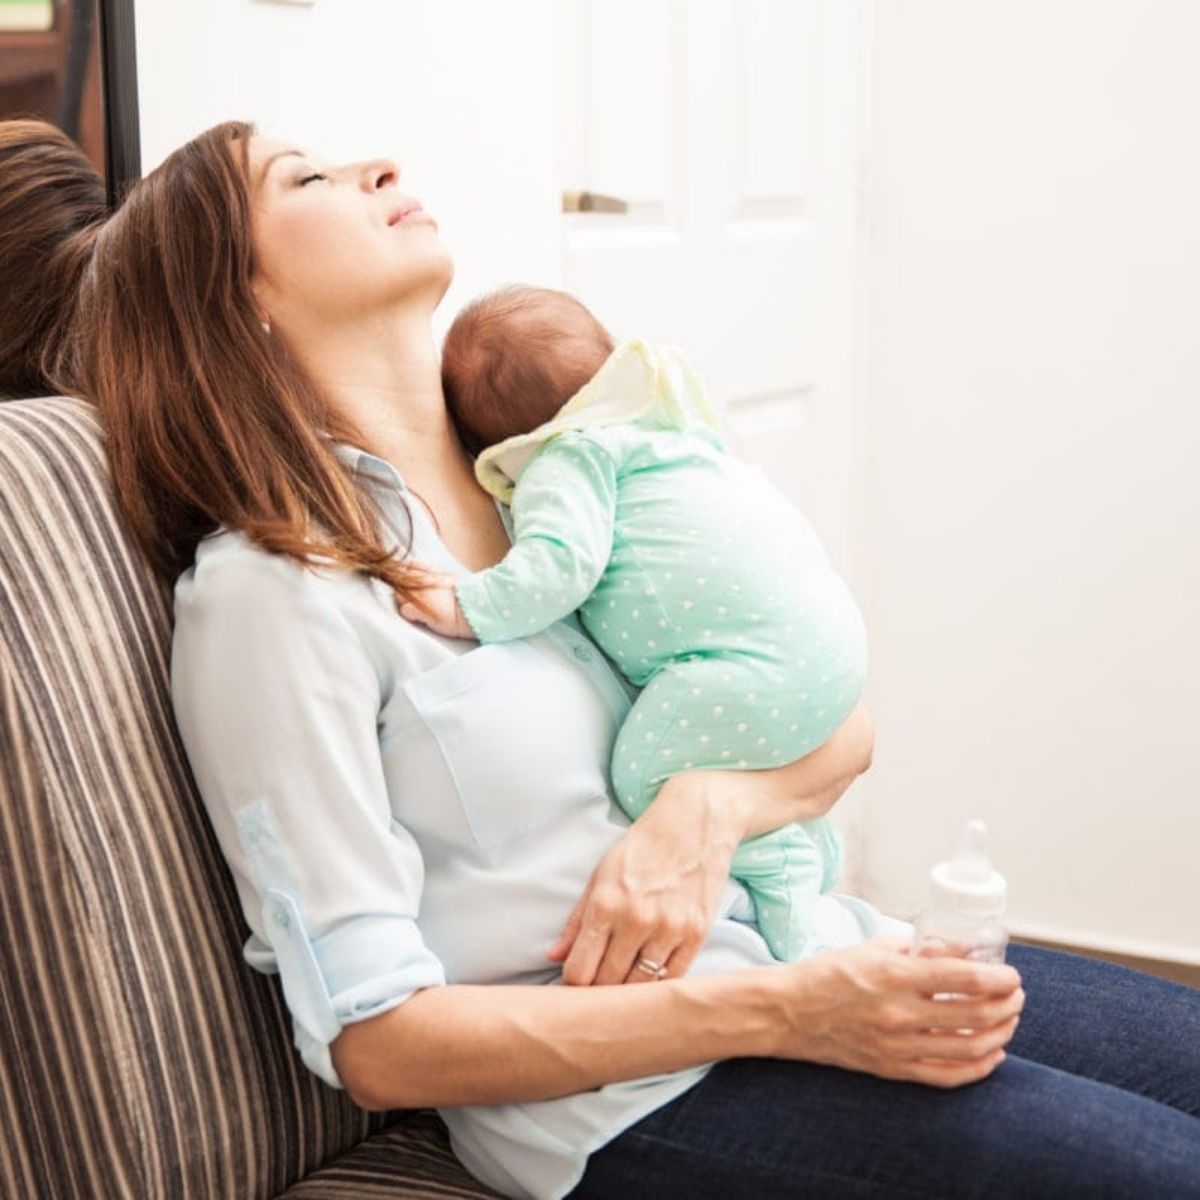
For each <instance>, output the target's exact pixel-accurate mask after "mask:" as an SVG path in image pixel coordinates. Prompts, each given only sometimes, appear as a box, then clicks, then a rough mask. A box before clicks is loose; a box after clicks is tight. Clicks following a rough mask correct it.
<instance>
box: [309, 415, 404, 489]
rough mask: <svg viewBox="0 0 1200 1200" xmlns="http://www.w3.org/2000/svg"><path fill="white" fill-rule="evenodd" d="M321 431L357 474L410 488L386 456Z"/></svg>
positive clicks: (337, 455) (400, 487)
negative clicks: (382, 456)
mask: <svg viewBox="0 0 1200 1200" xmlns="http://www.w3.org/2000/svg"><path fill="white" fill-rule="evenodd" d="M319 432H320V434H321V436H322V437H323V438H324V439H325V440H326V441H327V442H328V443H329V448H330V449H331V450H332V451H333V453H334V455H335V456H336V457H337V458H339V459H340V460H341V461H342V462H343V463H345V464H346V466H348V467H349V468H350V470H351V471H353V472H354V474H355V475H360V476H362V477H364V478H366V479H371V480H374V481H375V482H376V483H390V484H392V485H393V486H394V487H396V488H397V489H398V490H399V491H401V492H404V491H407V490H408V487H407V485H406V484H405V482H404V476H403V475H401V474H400V472H399V471H398V470H397V469H396V466H395V464H393V463H390V462H388V460H387V459H386V458H380V457H379V455H377V454H372V453H371V452H370V451H369V450H364V449H363V448H362V447H361V446H354V445H352V444H351V443H350V442H340V441H338V440H337V439H336V438H335V437H333V435H332V434H329V433H326V432H325V430H323V429H322V430H320V431H319Z"/></svg>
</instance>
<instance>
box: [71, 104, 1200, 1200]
mask: <svg viewBox="0 0 1200 1200" xmlns="http://www.w3.org/2000/svg"><path fill="white" fill-rule="evenodd" d="M397 176H398V171H397V168H396V167H395V166H394V165H393V164H391V163H389V162H386V161H378V162H369V163H358V164H353V165H350V166H338V167H334V166H331V165H328V164H324V163H321V162H320V161H318V160H316V159H314V158H313V156H312V155H310V154H306V153H304V152H303V151H301V150H300V149H298V148H296V147H294V146H291V145H288V144H286V143H279V142H273V141H270V140H268V139H266V138H263V137H260V136H259V135H257V134H256V133H255V132H254V131H253V129H252V128H251V127H250V126H247V125H244V124H236V123H234V124H227V125H223V126H218V127H216V128H215V129H212V130H210V131H208V132H207V133H205V134H203V135H201V136H200V137H198V138H197V139H195V140H194V141H192V142H190V143H188V144H187V145H186V146H184V147H183V148H182V149H181V150H179V151H177V152H176V153H175V154H174V155H173V156H172V157H171V158H170V159H168V160H167V161H166V162H164V163H163V165H162V166H160V167H159V168H158V169H157V170H156V171H155V172H154V173H153V174H152V175H151V176H150V177H148V178H147V179H146V180H144V181H142V182H141V183H140V184H139V185H138V186H137V187H135V188H134V189H133V190H132V191H131V193H130V195H129V196H128V198H127V200H126V201H125V203H124V205H123V206H122V209H121V210H120V212H119V213H118V214H117V215H116V216H115V217H114V218H113V219H112V221H111V222H110V223H109V224H108V225H107V226H106V228H105V230H104V231H103V233H102V234H101V236H100V237H99V239H98V241H97V246H96V253H95V262H94V270H93V271H92V272H91V273H90V274H89V277H88V285H87V288H86V291H85V296H84V300H83V304H82V313H81V320H82V325H81V334H82V360H81V365H82V369H83V370H84V373H85V376H86V381H87V387H88V390H89V393H90V394H91V395H92V396H94V397H95V398H96V399H97V400H98V401H99V403H100V405H101V407H102V412H103V414H104V419H105V422H106V425H107V429H108V437H109V449H110V456H111V460H112V467H113V471H114V477H115V481H116V486H117V489H118V493H119V496H120V499H121V502H122V504H123V507H124V509H125V512H126V513H127V515H128V518H129V521H130V524H131V527H132V529H133V531H134V533H135V534H136V536H137V537H138V538H139V540H140V543H141V545H142V546H143V548H144V550H145V552H146V554H147V556H148V557H149V558H150V560H151V561H152V562H154V563H155V564H156V565H157V567H158V568H159V570H160V571H161V572H162V574H163V576H164V578H166V579H168V580H176V579H177V582H176V584H175V605H176V631H175V641H174V646H173V655H172V687H173V699H174V704H175V711H176V714H177V717H178V721H179V727H180V731H181V734H182V737H183V739H184V743H185V747H186V749H187V752H188V756H189V759H190V761H191V763H192V767H193V770H194V773H195V776H196V780H197V783H198V785H199V789H200V792H201V795H202V796H203V798H204V802H205V804H206V807H207V808H208V811H209V813H210V815H211V819H212V822H213V827H214V829H215V831H216V834H217V836H218V838H219V840H220V844H221V846H222V849H223V851H224V853H225V855H226V857H227V859H228V861H229V863H230V866H231V869H232V872H233V875H234V878H235V880H236V883H237V886H238V889H239V894H240V898H241V901H242V905H243V911H244V914H245V916H246V920H247V922H248V924H249V925H250V928H251V930H252V936H251V938H250V939H249V941H248V942H247V944H246V947H245V954H246V957H247V959H248V960H249V961H250V963H251V964H252V965H254V966H256V967H257V968H259V969H261V970H266V971H273V970H278V971H279V973H280V975H281V982H282V987H283V992H284V997H285V999H286V1001H287V1004H288V1007H289V1009H290V1012H291V1014H292V1018H293V1028H294V1033H295V1040H296V1045H297V1047H298V1049H299V1050H300V1053H301V1055H302V1057H303V1060H304V1061H305V1063H306V1064H307V1065H308V1066H309V1067H310V1068H311V1069H312V1070H314V1071H315V1072H316V1073H317V1074H319V1075H320V1076H321V1077H322V1078H323V1079H325V1080H326V1081H327V1082H328V1083H329V1084H331V1086H334V1087H345V1088H346V1089H347V1090H348V1091H349V1092H350V1094H351V1095H352V1096H353V1098H354V1099H355V1100H356V1101H357V1102H358V1103H359V1104H361V1105H363V1106H364V1107H366V1108H370V1109H375V1110H381V1109H388V1108H393V1107H415V1106H427V1105H429V1106H437V1107H439V1108H440V1110H441V1111H442V1115H443V1117H444V1118H445V1120H446V1122H447V1124H448V1126H449V1128H450V1131H451V1137H452V1141H453V1145H454V1148H455V1150H456V1152H457V1153H458V1155H459V1157H460V1158H461V1159H462V1160H463V1161H464V1162H465V1164H466V1165H467V1166H468V1168H469V1169H470V1170H472V1171H473V1172H474V1173H475V1174H476V1175H477V1176H479V1177H480V1178H481V1179H483V1180H484V1181H485V1182H487V1183H490V1184H491V1185H493V1186H494V1187H496V1188H497V1189H498V1190H500V1191H501V1192H502V1193H505V1194H507V1195H512V1196H537V1197H560V1196H565V1195H568V1194H570V1195H572V1196H611V1195H618V1194H635V1195H640V1194H651V1193H652V1192H653V1193H655V1194H661V1195H667V1196H676V1195H678V1196H688V1197H703V1196H714V1197H716V1196H720V1197H738V1196H743V1195H745V1196H748V1195H751V1194H753V1195H756V1196H757V1195H758V1194H760V1192H764V1191H765V1192H766V1193H767V1194H771V1195H776V1196H790V1195H797V1196H798V1195H802V1194H803V1195H809V1194H813V1193H814V1191H818V1192H819V1194H821V1195H846V1196H850V1195H854V1196H862V1195H866V1194H868V1193H870V1194H871V1195H877V1196H912V1195H914V1194H920V1195H927V1194H937V1195H940V1196H951V1195H952V1196H960V1195H961V1196H965V1195H976V1194H983V1193H984V1192H986V1194H988V1195H989V1196H1022V1197H1024V1196H1030V1195H1039V1194H1040V1195H1049V1194H1053V1195H1062V1196H1066V1195H1081V1194H1085V1193H1086V1194H1095V1193H1096V1191H1097V1190H1098V1189H1099V1188H1100V1187H1102V1186H1103V1187H1104V1188H1107V1189H1108V1190H1107V1191H1106V1192H1105V1194H1106V1195H1120V1196H1143V1195H1146V1194H1163V1195H1167V1194H1169V1195H1173V1196H1200V1036H1198V1035H1200V997H1197V995H1196V994H1195V993H1194V992H1192V991H1191V990H1190V989H1187V988H1184V987H1181V986H1178V985H1174V984H1171V983H1168V982H1166V981H1163V980H1158V979H1155V978H1153V977H1151V976H1148V975H1143V974H1140V973H1136V972H1131V971H1127V970H1125V969H1123V968H1119V967H1115V966H1111V965H1108V964H1103V963H1097V962H1092V961H1091V960H1087V959H1083V958H1081V957H1079V956H1075V955H1067V954H1056V953H1051V952H1049V951H1041V950H1035V949H1033V948H1031V947H1023V946H1014V947H1013V949H1012V955H1011V957H1012V960H1013V962H1014V963H1015V964H1016V965H1017V966H1019V968H1020V974H1018V971H1017V970H1015V969H1014V967H1013V966H1012V965H998V964H985V963H973V962H969V961H966V960H964V959H961V958H957V957H945V956H944V957H939V958H919V957H916V956H909V955H907V954H906V953H905V952H904V945H903V942H904V939H905V937H906V936H907V935H908V934H909V933H910V931H911V926H910V925H908V923H906V922H902V921H897V920H895V919H893V918H889V917H886V916H884V915H883V914H881V913H878V912H877V911H876V910H874V909H873V908H872V907H871V906H870V905H867V904H865V903H864V902H863V901H861V900H856V899H855V898H853V897H849V896H844V895H832V896H826V897H824V898H823V907H822V909H821V911H820V918H819V919H820V930H821V937H822V939H823V941H822V944H821V945H820V946H819V948H818V952H814V954H813V956H811V957H809V958H807V959H806V960H804V961H802V962H798V963H788V964H783V963H778V962H776V961H775V960H773V959H772V958H771V956H770V955H769V953H768V952H767V950H766V947H765V943H764V942H763V940H762V938H761V937H760V936H759V935H758V933H757V931H756V930H755V929H754V927H753V925H752V923H751V922H750V919H749V916H750V914H748V913H747V911H746V909H745V907H744V901H745V895H744V893H743V892H741V890H740V889H739V888H738V887H737V886H736V885H735V884H733V883H731V882H730V881H729V880H728V878H727V872H728V864H729V861H730V858H731V856H732V853H733V849H734V848H735V846H736V845H737V844H738V843H739V842H740V840H741V839H742V838H743V837H745V836H748V835H750V834H754V833H759V832H763V831H765V830H768V829H773V828H776V827H778V826H779V825H781V824H783V823H784V822H785V821H788V820H792V819H805V818H807V817H811V816H815V815H819V814H820V813H823V812H825V811H826V810H827V809H828V808H829V807H830V806H831V805H832V803H833V802H834V801H835V800H836V799H837V797H838V796H839V795H840V794H841V792H842V791H843V790H844V788H845V787H846V786H847V785H848V783H849V781H850V780H851V779H852V778H854V776H855V775H857V774H858V773H859V772H861V771H862V770H863V769H865V767H866V766H867V764H868V762H869V759H870V746H871V731H870V723H869V719H868V718H867V716H866V714H865V712H863V711H862V710H861V709H860V710H859V711H858V712H856V713H855V714H854V715H853V716H852V718H851V719H850V720H849V721H848V722H847V724H846V725H845V726H844V727H843V728H842V729H841V730H840V731H839V732H838V733H837V734H835V735H834V738H833V739H831V741H830V742H828V743H827V744H826V745H825V746H823V747H821V748H820V749H819V750H818V751H816V752H814V753H813V754H811V755H809V756H808V757H807V758H805V759H803V760H801V762H799V763H797V764H793V765H791V766H789V767H785V768H781V769H779V770H777V771H764V772H752V773H743V774H739V773H736V772H712V773H708V774H701V773H694V772H693V773H689V774H684V775H681V776H678V777H677V778H676V779H675V780H673V781H672V784H671V785H669V787H668V789H667V790H664V792H663V793H662V794H661V795H660V796H659V797H658V798H657V799H656V801H655V803H654V804H653V805H652V806H651V807H650V809H649V810H648V811H647V812H646V813H645V814H644V815H643V816H642V817H641V818H640V819H639V820H638V821H637V822H635V823H634V824H633V825H630V824H629V823H628V822H627V821H626V820H624V819H623V818H622V817H621V815H620V813H619V811H618V810H617V809H616V808H615V806H614V805H613V804H612V803H611V802H610V800H609V797H608V794H607V789H608V784H607V780H606V778H605V775H604V770H605V765H606V763H607V757H608V752H609V749H610V747H611V743H612V738H613V736H614V734H615V731H616V729H617V727H618V725H619V723H620V720H621V718H622V717H623V715H624V713H625V711H627V709H628V706H629V696H628V695H627V693H626V692H625V691H624V690H623V689H622V687H621V686H620V684H619V682H618V680H617V677H616V676H615V674H614V673H613V672H612V671H611V670H610V669H609V668H608V666H607V664H606V663H605V661H604V660H603V659H602V658H601V656H599V655H598V654H597V653H596V652H595V650H594V648H592V647H591V646H590V644H589V642H588V640H587V639H586V637H585V636H584V635H583V634H582V631H581V629H580V627H579V625H578V623H577V622H576V621H575V620H574V619H570V620H567V621H563V622H560V623H559V624H558V625H556V626H554V627H552V628H551V629H550V630H549V631H548V632H547V633H545V634H543V635H539V636H538V637H536V638H531V639H527V640H523V641H518V642H512V643H504V644H500V645H495V646H486V647H476V646H474V645H472V644H471V643H469V642H463V641H450V640H447V639H442V638H439V637H437V636H436V635H434V634H431V633H429V632H427V631H425V630H424V629H422V628H420V627H419V626H417V625H415V624H410V623H407V622H405V621H404V620H403V619H401V618H400V617H399V616H398V615H397V612H396V608H395V603H396V599H397V597H406V596H408V595H410V594H415V593H412V592H411V589H410V587H409V584H410V582H411V581H410V579H409V578H408V575H407V573H406V568H405V562H404V558H405V556H406V555H407V553H408V552H409V550H411V551H412V554H413V555H414V557H416V558H418V559H423V560H425V561H427V562H433V563H434V564H438V563H440V564H441V565H442V566H444V567H445V568H446V569H448V570H451V571H456V572H457V571H463V570H477V569H481V568H483V567H486V566H489V565H491V564H493V563H495V562H497V561H498V560H499V559H500V558H501V557H502V555H503V554H504V552H505V550H506V548H507V546H508V544H509V540H508V534H507V529H506V525H505V514H504V513H503V512H502V511H501V510H500V509H499V508H498V507H497V506H496V505H495V504H494V503H493V502H492V500H491V499H490V498H489V497H488V496H487V495H486V494H485V493H484V492H482V491H481V490H480V489H479V488H478V487H477V486H476V484H475V481H474V477H473V473H472V469H471V462H470V459H469V457H468V455H467V454H466V453H465V452H464V450H463V448H462V446H461V444H460V443H459V442H458V440H457V439H456V437H455V435H454V432H453V429H452V427H451V425H450V423H449V421H448V418H447V415H446V410H445V407H444V405H443V398H442V391H441V381H440V378H439V369H438V359H437V354H436V349H435V345H434V339H433V336H432V331H431V320H430V316H431V313H432V311H433V310H434V308H435V307H436V305H437V304H438V302H439V301H440V299H441V298H442V296H443V294H444V293H445V290H446V287H447V285H448V283H449V280H450V278H451V274H452V265H451V262H450V259H449V256H448V254H447V252H446V249H445V247H444V246H443V245H442V243H441V242H440V240H439V238H438V232H437V226H436V222H434V221H433V220H432V219H431V218H430V217H429V216H428V215H426V214H424V213H423V212H422V211H421V210H420V209H419V206H417V205H416V203H415V201H413V200H412V198H411V197H408V196H405V195H404V194H402V193H401V192H400V191H399V190H398V187H397V183H398V180H397ZM306 555H308V556H310V557H309V560H308V565H307V566H305V565H304V563H303V561H302V560H303V559H304V558H305V556H306ZM418 598H419V597H418ZM664 968H665V969H664ZM1022 981H1024V984H1025V988H1027V989H1028V990H1029V994H1030V997H1031V1003H1030V1005H1029V1012H1028V1013H1026V1016H1025V1022H1024V1024H1023V1025H1022V1027H1021V1029H1018V1028H1017V1025H1018V1016H1019V1014H1020V1012H1021V1010H1022V1004H1023V1002H1024V999H1025V995H1024V989H1023V988H1022V987H1021V986H1019V985H1020V984H1021V982H1022ZM641 983H652V984H653V985H654V986H651V987H642V986H631V987H626V986H616V985H621V984H641ZM548 984H549V985H557V984H565V985H566V986H546V985H548ZM935 992H957V993H962V994H963V997H964V998H962V999H958V1000H944V1001H933V1000H932V999H931V996H932V994H933V993H935ZM960 1030H970V1031H972V1032H970V1033H962V1032H958V1031H960ZM1010 1044H1011V1046H1012V1047H1013V1049H1014V1050H1016V1051H1017V1054H1015V1055H1013V1056H1011V1057H1010V1058H1009V1059H1008V1060H1007V1061H1006V1062H1004V1064H1003V1066H1002V1067H1000V1069H999V1070H997V1066H998V1064H1000V1062H1001V1060H1002V1058H1003V1057H1004V1051H1003V1047H1005V1046H1008V1045H1010ZM922 1085H924V1086H922ZM963 1085H975V1086H963ZM1089 1189H1091V1190H1090V1191H1089Z"/></svg>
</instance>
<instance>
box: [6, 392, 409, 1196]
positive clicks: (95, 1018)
mask: <svg viewBox="0 0 1200 1200" xmlns="http://www.w3.org/2000/svg"><path fill="white" fill-rule="evenodd" d="M170 631H171V594H170V589H169V588H166V587H164V586H163V585H162V584H160V583H159V582H157V581H156V580H155V579H154V577H153V575H152V574H151V573H150V571H149V569H148V567H147V566H146V565H145V564H144V562H143V561H142V560H141V558H140V556H139V555H138V553H137V551H136V549H135V548H134V546H133V544H132V542H131V540H130V538H129V537H128V536H127V534H126V532H125V530H124V527H123V523H122V521H121V519H120V518H119V516H118V514H117V510H116V507H115V502H114V498H113V495H112V490H111V484H110V480H109V476H108V472H107V468H106V465H105V461H104V452H103V439H102V436H101V430H100V426H99V423H98V421H97V419H96V416H95V412H94V410H93V409H92V407H91V406H90V405H88V404H86V403H84V402H83V401H80V400H75V399H68V398H63V397H49V398H44V399H36V400H19V401H11V402H9V403H5V404H0V1130H2V1131H3V1135H2V1136H3V1140H4V1151H3V1154H0V1195H2V1196H6V1197H8V1196H11V1197H26V1196H30V1197H32V1196H37V1197H50V1196H53V1197H55V1200H68V1198H74V1197H79V1198H81V1200H82V1198H85V1197H86V1200H94V1198H95V1197H98V1196H104V1197H124V1196H129V1197H171V1198H172V1200H174V1198H176V1197H179V1198H181V1200H183V1198H192V1197H194V1198H196V1200H212V1198H213V1197H235V1196H236V1197H245V1198H247V1200H248V1198H251V1197H271V1196H276V1195H278V1194H279V1193H280V1192H282V1191H284V1190H286V1188H287V1187H288V1186H289V1185H290V1184H291V1183H292V1182H294V1181H296V1180H298V1179H300V1178H302V1177H303V1176H305V1175H306V1174H308V1173H309V1171H311V1170H312V1169H314V1168H315V1167H316V1166H318V1165H319V1164H321V1163H323V1162H326V1161H328V1160H329V1159H331V1158H333V1157H334V1156H335V1155H337V1154H339V1153H340V1152H341V1151H342V1150H344V1149H346V1148H347V1147H350V1146H352V1145H355V1144H357V1143H358V1142H359V1141H361V1140H362V1139H363V1138H364V1137H366V1136H368V1135H370V1134H372V1133H374V1132H377V1131H378V1130H379V1129H381V1128H383V1127H384V1126H385V1125H387V1124H390V1123H393V1122H394V1121H395V1119H396V1116H395V1115H394V1114H386V1113H375V1114H369V1113H365V1112H363V1111H362V1110H360V1109H358V1108H356V1107H355V1106H354V1105H353V1104H352V1103H351V1102H350V1101H349V1099H348V1098H347V1097H346V1095H345V1094H344V1093H341V1092H337V1091H334V1090H333V1089H331V1088H328V1087H326V1086H325V1085H324V1084H323V1083H321V1081H320V1080H318V1079H317V1078H316V1077H315V1076H314V1075H312V1074H311V1073H310V1072H309V1071H307V1070H306V1069H305V1067H304V1066H303V1064H302V1063H301V1062H300V1058H299V1055H298V1054H297V1053H296V1051H295V1050H294V1049H293V1047H292V1043H291V1026H290V1022H289V1020H288V1017H287V1012H286V1010H285V1009H284V1007H283V1004H282V1001H281V998H280V993H279V988H278V981H277V979H276V978H274V977H271V978H268V977H266V976H262V975H258V974H256V973H255V972H253V971H252V970H251V969H250V968H249V967H248V966H247V965H246V964H245V963H244V962H243V960H242V958H241V948H242V944H243V942H244V941H245V938H246V936H247V934H248V930H247V929H246V927H245V925H244V922H243V921H242V917H241V912H240V909H239V907H238V903H237V897H236V892H235V889H234V885H233V882H232V879H231V878H230V876H229V874H228V872H227V870H226V867H225V864H224V860H223V859H222V857H221V855H220V851H219V848H218V846H217V843H216V839H215V838H214V836H213V835H212V833H211V830H210V828H209V825H208V822H207V819H206V817H205V813H204V809H203V807H202V806H201V804H200V802H199V800H198V798H197V795H196V791H195V786H194V783H193V781H192V779H191V775H190V772H189V770H188V767H187V762H186V759H185V757H184V753H183V750H182V747H181V744H180V741H179V738H178V735H177V733H176V731H175V727H174V723H173V720H172V715H171V702H170V692H169V663H170Z"/></svg>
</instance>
